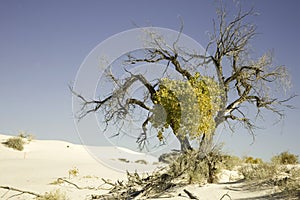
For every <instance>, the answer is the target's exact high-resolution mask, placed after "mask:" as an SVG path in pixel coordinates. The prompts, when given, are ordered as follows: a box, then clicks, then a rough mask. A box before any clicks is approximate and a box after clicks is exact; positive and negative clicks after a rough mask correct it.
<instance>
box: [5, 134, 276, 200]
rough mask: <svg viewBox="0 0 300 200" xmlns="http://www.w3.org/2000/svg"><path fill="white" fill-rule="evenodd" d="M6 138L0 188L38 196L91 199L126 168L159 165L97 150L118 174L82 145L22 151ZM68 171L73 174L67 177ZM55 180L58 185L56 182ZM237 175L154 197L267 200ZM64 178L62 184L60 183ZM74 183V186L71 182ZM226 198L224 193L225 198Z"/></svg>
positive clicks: (35, 143) (48, 144)
mask: <svg viewBox="0 0 300 200" xmlns="http://www.w3.org/2000/svg"><path fill="white" fill-rule="evenodd" d="M9 137H11V136H7V135H3V134H1V135H0V186H3V187H11V188H17V189H20V190H24V191H31V192H34V193H38V194H44V193H45V192H51V191H55V190H57V189H59V191H60V192H62V193H65V195H66V196H67V197H68V199H71V200H73V199H74V200H77V199H78V200H84V199H91V198H92V195H101V194H105V193H107V192H108V189H109V188H110V186H109V185H107V184H104V181H103V179H105V180H108V179H109V180H111V181H112V182H115V181H117V180H125V179H126V173H125V171H126V169H125V167H126V166H127V167H128V168H130V169H131V170H132V169H133V168H136V169H137V172H140V173H142V172H141V171H143V170H142V169H143V167H146V168H147V169H152V170H155V169H159V167H160V166H161V165H163V164H159V163H157V162H154V161H155V159H154V158H149V157H146V156H144V157H143V155H142V154H141V155H140V156H141V159H143V160H145V161H147V164H145V163H135V162H134V161H132V160H130V159H131V158H130V155H129V154H130V153H128V152H126V153H124V151H125V150H124V149H120V148H116V147H98V150H99V151H100V152H101V150H102V151H103V152H104V153H105V155H106V156H107V157H108V158H109V155H111V156H112V159H110V160H111V161H112V162H115V163H120V165H123V166H125V167H124V171H120V170H115V169H112V168H111V167H109V166H106V165H105V164H103V163H101V162H99V161H97V160H96V159H95V158H93V156H91V155H90V154H89V153H88V152H87V150H86V149H85V147H84V146H82V145H77V144H71V143H68V142H64V141H52V140H32V141H31V142H30V143H29V144H26V145H25V148H24V150H22V151H18V150H14V149H12V148H8V147H6V146H5V145H3V144H2V143H3V142H4V141H6V140H7V138H9ZM116 156H120V157H121V158H123V159H127V160H128V161H129V162H128V163H126V164H125V165H124V161H122V160H118V159H116V158H113V157H116ZM72 170H73V172H74V170H75V171H76V173H72ZM58 179H60V181H59V180H58ZM241 179H242V178H241V176H240V175H239V174H238V172H237V171H234V170H233V171H229V170H223V171H222V173H221V174H220V175H219V183H217V184H205V185H196V184H195V185H187V186H184V187H175V188H173V189H171V190H170V191H169V192H168V193H167V194H166V195H164V196H162V197H161V198H160V199H166V198H167V197H169V198H170V199H189V198H190V197H188V195H187V194H186V193H185V192H183V190H184V189H186V190H188V191H190V192H191V193H192V194H194V195H195V196H197V197H198V198H199V199H201V200H202V199H203V200H205V199H207V200H208V199H209V200H214V199H216V200H218V199H224V200H225V199H272V198H271V197H269V195H270V194H271V193H272V192H273V191H272V189H267V190H264V189H262V188H261V189H259V190H257V189H256V190H252V189H249V188H246V187H245V186H244V184H243V182H242V181H241ZM62 180H65V181H62ZM72 183H74V184H72ZM3 187H2V188H1V189H0V199H11V200H13V199H24V200H25V199H26V200H27V199H35V198H36V197H35V196H34V195H31V194H26V193H23V194H22V193H21V192H17V191H13V190H8V189H5V188H3ZM226 194H227V195H226Z"/></svg>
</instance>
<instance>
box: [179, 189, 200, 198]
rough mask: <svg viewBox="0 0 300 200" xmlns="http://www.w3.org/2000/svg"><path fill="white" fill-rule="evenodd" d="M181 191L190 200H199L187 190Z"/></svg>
mask: <svg viewBox="0 0 300 200" xmlns="http://www.w3.org/2000/svg"><path fill="white" fill-rule="evenodd" d="M183 191H184V192H185V193H186V194H187V195H188V196H189V197H190V199H197V200H199V199H198V197H196V196H195V195H193V194H192V193H191V192H189V191H188V190H186V189H184V190H183Z"/></svg>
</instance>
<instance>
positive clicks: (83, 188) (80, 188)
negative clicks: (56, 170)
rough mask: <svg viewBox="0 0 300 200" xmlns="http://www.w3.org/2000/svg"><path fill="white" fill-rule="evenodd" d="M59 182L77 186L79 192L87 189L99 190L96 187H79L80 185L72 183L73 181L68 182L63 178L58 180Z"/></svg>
mask: <svg viewBox="0 0 300 200" xmlns="http://www.w3.org/2000/svg"><path fill="white" fill-rule="evenodd" d="M57 181H63V182H66V183H68V184H70V185H73V186H75V187H76V188H77V189H78V190H85V189H88V190H97V188H95V187H79V186H78V185H76V184H75V183H72V182H71V181H68V180H66V179H63V178H58V179H57Z"/></svg>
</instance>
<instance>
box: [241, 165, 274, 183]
mask: <svg viewBox="0 0 300 200" xmlns="http://www.w3.org/2000/svg"><path fill="white" fill-rule="evenodd" d="M278 171H279V166H278V165H276V164H269V163H261V164H246V165H243V166H242V167H241V168H239V172H240V173H241V174H242V175H243V176H244V179H246V180H264V179H272V178H274V176H276V175H277V173H278Z"/></svg>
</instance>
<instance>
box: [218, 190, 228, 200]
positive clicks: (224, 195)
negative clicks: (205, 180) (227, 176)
mask: <svg viewBox="0 0 300 200" xmlns="http://www.w3.org/2000/svg"><path fill="white" fill-rule="evenodd" d="M224 197H228V198H229V199H230V200H231V197H230V195H229V194H228V192H227V193H226V194H223V196H222V197H221V199H220V200H222V199H223V198H224Z"/></svg>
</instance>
